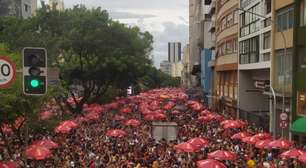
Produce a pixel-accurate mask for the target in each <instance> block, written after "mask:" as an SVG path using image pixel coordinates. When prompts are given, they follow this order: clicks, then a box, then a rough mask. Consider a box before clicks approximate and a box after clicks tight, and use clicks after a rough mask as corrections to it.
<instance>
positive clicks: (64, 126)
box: [54, 120, 78, 134]
mask: <svg viewBox="0 0 306 168" xmlns="http://www.w3.org/2000/svg"><path fill="white" fill-rule="evenodd" d="M76 127H78V124H76V123H75V122H73V121H69V120H67V121H63V122H61V123H60V124H59V126H57V127H56V128H55V129H54V131H55V132H56V133H63V134H67V133H69V132H70V131H71V130H72V129H73V128H76Z"/></svg>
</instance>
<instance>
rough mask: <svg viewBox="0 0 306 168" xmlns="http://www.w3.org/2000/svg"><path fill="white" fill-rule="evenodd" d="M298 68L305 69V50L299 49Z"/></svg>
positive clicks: (303, 48)
mask: <svg viewBox="0 0 306 168" xmlns="http://www.w3.org/2000/svg"><path fill="white" fill-rule="evenodd" d="M298 52H299V67H300V68H306V48H305V47H299V51H298Z"/></svg>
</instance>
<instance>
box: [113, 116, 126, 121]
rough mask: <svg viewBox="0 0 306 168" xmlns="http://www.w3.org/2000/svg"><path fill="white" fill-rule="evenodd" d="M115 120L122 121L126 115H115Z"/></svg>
mask: <svg viewBox="0 0 306 168" xmlns="http://www.w3.org/2000/svg"><path fill="white" fill-rule="evenodd" d="M114 120H115V121H122V120H125V117H124V116H121V115H115V116H114Z"/></svg>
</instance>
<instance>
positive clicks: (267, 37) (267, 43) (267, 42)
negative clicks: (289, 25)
mask: <svg viewBox="0 0 306 168" xmlns="http://www.w3.org/2000/svg"><path fill="white" fill-rule="evenodd" d="M270 47H271V33H270V32H267V33H264V34H263V49H269V48H270Z"/></svg>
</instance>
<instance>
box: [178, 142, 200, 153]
mask: <svg viewBox="0 0 306 168" xmlns="http://www.w3.org/2000/svg"><path fill="white" fill-rule="evenodd" d="M174 149H175V150H176V151H178V152H197V151H198V150H199V148H197V147H196V146H194V145H192V144H190V143H188V142H184V143H180V144H178V145H174Z"/></svg>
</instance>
